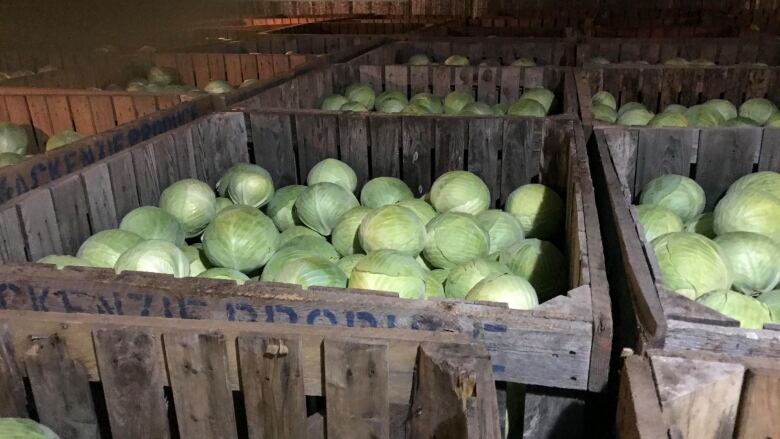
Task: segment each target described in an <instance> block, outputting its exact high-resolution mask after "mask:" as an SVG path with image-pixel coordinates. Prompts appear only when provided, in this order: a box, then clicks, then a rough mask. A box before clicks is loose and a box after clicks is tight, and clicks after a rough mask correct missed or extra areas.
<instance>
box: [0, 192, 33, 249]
mask: <svg viewBox="0 0 780 439" xmlns="http://www.w3.org/2000/svg"><path fill="white" fill-rule="evenodd" d="M20 220H21V218H20V217H19V213H18V212H17V210H16V206H13V205H10V206H8V207H6V208H4V209H2V210H0V260H2V261H3V262H4V263H8V262H25V261H27V260H28V259H27V253H26V251H25V242H24V241H25V240H24V234H23V231H22V229H23V226H22V223H21V221H20Z"/></svg>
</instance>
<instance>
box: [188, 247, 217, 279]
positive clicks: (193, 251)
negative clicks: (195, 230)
mask: <svg viewBox="0 0 780 439" xmlns="http://www.w3.org/2000/svg"><path fill="white" fill-rule="evenodd" d="M181 250H182V251H183V252H184V255H185V256H186V257H187V260H188V261H189V262H190V274H189V275H190V276H197V275H199V274H201V273H203V272H204V271H206V269H207V268H209V267H211V261H209V259H208V257H206V253H205V252H204V251H203V245H202V244H198V246H197V247H196V246H194V245H187V246H184V247H183V248H181Z"/></svg>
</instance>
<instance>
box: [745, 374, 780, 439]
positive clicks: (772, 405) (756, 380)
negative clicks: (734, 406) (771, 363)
mask: <svg viewBox="0 0 780 439" xmlns="http://www.w3.org/2000/svg"><path fill="white" fill-rule="evenodd" d="M777 413H780V370H769V369H750V370H748V371H747V372H746V374H745V381H744V384H743V386H742V398H741V400H740V406H739V415H738V418H737V429H736V435H735V436H734V437H735V438H737V439H749V438H759V437H761V438H763V437H767V438H768V437H772V436H773V435H776V434H777V432H778V431H780V419H778V417H777V416H776V414H777Z"/></svg>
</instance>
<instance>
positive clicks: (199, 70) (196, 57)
mask: <svg viewBox="0 0 780 439" xmlns="http://www.w3.org/2000/svg"><path fill="white" fill-rule="evenodd" d="M192 69H193V71H194V72H195V86H196V87H198V88H203V87H205V86H206V84H208V83H209V81H211V73H210V72H209V58H208V55H206V54H203V53H196V54H193V55H192Z"/></svg>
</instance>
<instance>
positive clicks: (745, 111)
mask: <svg viewBox="0 0 780 439" xmlns="http://www.w3.org/2000/svg"><path fill="white" fill-rule="evenodd" d="M775 113H777V106H776V105H775V104H774V103H773V102H772V101H770V100H769V99H764V98H753V99H748V100H747V101H745V102H743V103H742V105H740V106H739V115H740V116H741V117H744V118H747V119H750V120H752V121H753V122H755V123H757V124H759V125H764V124H765V123H766V122H767V121H768V120H769V118H770V117H771V116H772V115H773V114H775Z"/></svg>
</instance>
